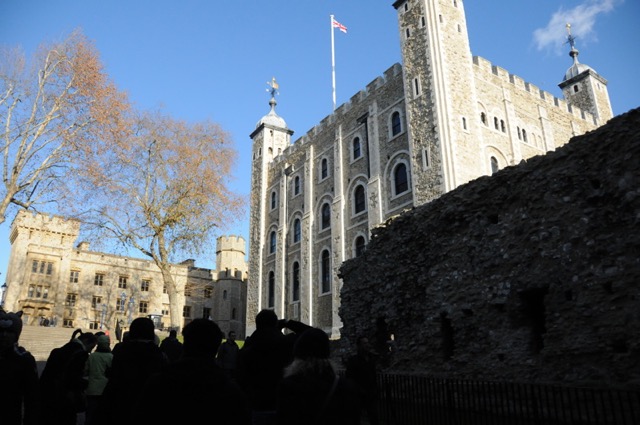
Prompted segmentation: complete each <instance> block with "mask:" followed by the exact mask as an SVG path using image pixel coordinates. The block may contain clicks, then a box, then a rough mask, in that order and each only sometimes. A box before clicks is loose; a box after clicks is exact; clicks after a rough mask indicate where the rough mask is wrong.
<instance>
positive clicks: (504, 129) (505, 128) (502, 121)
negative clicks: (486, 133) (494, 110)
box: [500, 120, 507, 133]
mask: <svg viewBox="0 0 640 425" xmlns="http://www.w3.org/2000/svg"><path fill="white" fill-rule="evenodd" d="M500 130H501V131H502V132H503V133H506V132H507V127H506V126H505V125H504V120H500Z"/></svg>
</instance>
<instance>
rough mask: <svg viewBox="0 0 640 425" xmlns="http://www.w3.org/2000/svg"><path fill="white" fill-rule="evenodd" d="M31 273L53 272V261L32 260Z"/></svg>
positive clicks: (48, 273) (49, 273)
mask: <svg viewBox="0 0 640 425" xmlns="http://www.w3.org/2000/svg"><path fill="white" fill-rule="evenodd" d="M31 273H39V274H47V275H51V274H53V263H52V262H50V261H38V260H33V263H32V264H31Z"/></svg>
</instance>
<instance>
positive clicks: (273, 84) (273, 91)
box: [267, 77, 280, 98]
mask: <svg viewBox="0 0 640 425" xmlns="http://www.w3.org/2000/svg"><path fill="white" fill-rule="evenodd" d="M267 85H268V86H269V87H270V88H268V89H267V91H268V92H269V93H271V97H272V98H275V97H276V94H280V92H279V91H278V88H279V87H280V86H279V85H278V83H276V77H272V78H271V81H267Z"/></svg>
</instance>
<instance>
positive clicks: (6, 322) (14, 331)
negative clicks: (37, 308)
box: [0, 309, 22, 350]
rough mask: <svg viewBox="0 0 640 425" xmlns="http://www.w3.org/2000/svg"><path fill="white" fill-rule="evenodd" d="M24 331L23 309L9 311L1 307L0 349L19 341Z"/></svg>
mask: <svg viewBox="0 0 640 425" xmlns="http://www.w3.org/2000/svg"><path fill="white" fill-rule="evenodd" d="M21 333H22V311H18V312H17V313H8V312H5V311H4V310H2V309H0V350H3V349H5V348H8V347H12V346H14V345H15V344H17V343H18V339H20V334H21Z"/></svg>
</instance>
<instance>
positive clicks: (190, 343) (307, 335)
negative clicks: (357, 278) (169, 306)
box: [0, 310, 379, 425]
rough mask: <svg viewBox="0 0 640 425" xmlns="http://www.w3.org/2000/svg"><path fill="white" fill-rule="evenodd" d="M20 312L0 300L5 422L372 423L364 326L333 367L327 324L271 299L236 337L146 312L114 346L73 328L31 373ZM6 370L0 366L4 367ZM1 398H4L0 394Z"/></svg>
mask: <svg viewBox="0 0 640 425" xmlns="http://www.w3.org/2000/svg"><path fill="white" fill-rule="evenodd" d="M21 314H22V313H21V312H18V313H8V312H5V311H3V310H0V374H1V376H2V377H3V379H2V381H3V385H2V386H0V399H2V400H5V401H6V402H7V403H6V407H5V408H3V410H2V413H1V417H2V423H3V424H4V425H14V424H16V425H23V424H28V425H31V424H44V423H53V424H57V425H67V424H69V425H71V424H73V425H75V424H77V423H78V417H79V415H78V414H79V413H84V415H83V416H84V420H85V422H84V423H85V424H86V425H111V424H123V425H129V424H131V425H133V424H154V425H162V424H176V423H195V422H196V421H198V422H199V421H201V418H206V417H213V418H215V423H220V424H232V423H233V424H234V425H294V424H295V425H300V424H305V425H320V424H331V425H343V424H344V425H358V424H363V425H364V424H370V425H378V424H379V420H378V415H377V402H376V400H377V389H376V388H377V386H376V360H377V355H376V354H375V353H374V352H373V350H372V349H371V346H370V344H369V342H368V339H367V338H366V337H360V338H359V339H358V344H357V345H358V351H357V353H355V354H354V355H353V356H351V357H350V358H349V359H348V361H347V362H346V364H345V366H346V371H345V373H344V374H340V373H338V370H337V368H336V366H335V365H334V364H333V362H332V360H331V359H330V357H331V356H330V354H331V353H330V343H329V336H328V335H327V333H326V332H324V331H323V330H321V329H318V328H314V327H311V326H309V325H307V324H304V323H302V322H299V321H295V320H284V319H278V317H277V315H276V313H275V312H273V311H272V310H262V311H260V312H259V313H258V314H257V316H256V321H255V323H256V330H255V331H254V332H253V333H252V334H251V335H250V336H248V337H247V339H246V340H245V342H244V345H243V346H242V348H240V347H239V346H238V344H237V342H236V340H235V337H236V335H235V332H233V331H231V332H229V333H228V334H227V335H226V336H227V338H226V340H225V341H224V343H223V337H224V334H223V332H222V331H221V330H220V328H219V326H218V325H217V324H216V323H215V322H214V321H212V320H209V319H195V320H193V321H191V322H189V323H188V324H187V325H186V326H185V327H184V328H183V329H182V342H181V341H180V340H179V339H178V336H177V332H176V331H172V332H170V335H169V336H168V337H167V338H165V339H164V340H162V342H160V341H159V339H158V337H157V335H156V333H155V329H154V324H153V321H152V320H151V319H149V318H146V317H140V318H136V319H135V320H133V321H132V322H131V325H130V327H129V330H128V332H126V333H125V334H124V335H123V338H122V341H120V342H117V343H116V344H115V346H114V347H113V349H112V348H111V341H110V339H109V336H108V335H106V334H104V333H102V332H98V333H92V332H82V331H81V330H80V329H78V330H76V331H74V332H73V334H72V336H71V339H70V341H69V342H67V343H66V344H64V345H63V346H61V347H58V348H55V349H53V350H52V351H51V353H50V355H49V357H48V359H47V362H46V364H45V367H44V369H43V371H42V373H41V374H40V376H38V372H37V368H36V362H35V359H34V358H33V356H32V355H31V354H30V353H29V352H28V351H27V350H26V349H24V348H22V347H20V345H19V338H20V333H21V330H22V319H21ZM5 377H6V378H5ZM3 404H5V403H3Z"/></svg>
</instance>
